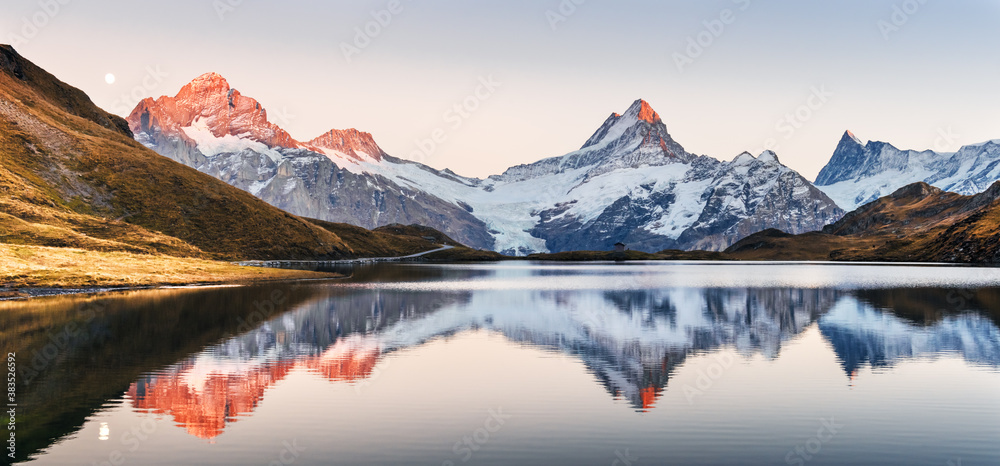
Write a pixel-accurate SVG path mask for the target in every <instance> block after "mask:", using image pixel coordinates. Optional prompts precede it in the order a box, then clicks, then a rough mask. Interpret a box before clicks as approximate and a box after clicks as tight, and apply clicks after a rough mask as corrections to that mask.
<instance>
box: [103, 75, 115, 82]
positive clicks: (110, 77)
mask: <svg viewBox="0 0 1000 466" xmlns="http://www.w3.org/2000/svg"><path fill="white" fill-rule="evenodd" d="M104 80H105V81H107V83H108V84H114V83H115V75H113V74H111V73H108V75H107V76H105V77H104Z"/></svg>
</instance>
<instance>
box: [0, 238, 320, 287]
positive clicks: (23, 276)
mask: <svg viewBox="0 0 1000 466" xmlns="http://www.w3.org/2000/svg"><path fill="white" fill-rule="evenodd" d="M336 276H337V275H335V274H329V273H320V272H310V271H300V270H281V269H263V268H255V267H240V266H237V265H233V264H230V263H228V262H218V261H211V260H204V259H195V258H178V257H171V256H165V255H146V254H135V253H129V252H120V251H116V252H100V251H87V250H83V249H72V248H52V247H43V246H30V245H11V244H0V286H3V287H8V288H21V287H42V288H86V287H138V286H162V285H189V284H227V283H248V282H258V281H269V280H292V279H306V278H334V277H336Z"/></svg>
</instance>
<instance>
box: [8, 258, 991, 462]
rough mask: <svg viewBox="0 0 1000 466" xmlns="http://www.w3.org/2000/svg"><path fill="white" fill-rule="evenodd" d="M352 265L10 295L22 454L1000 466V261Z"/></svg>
mask: <svg viewBox="0 0 1000 466" xmlns="http://www.w3.org/2000/svg"><path fill="white" fill-rule="evenodd" d="M347 271H348V272H350V273H351V274H353V276H352V278H351V279H348V280H340V281H320V282H306V283H281V284H268V285H259V286H251V287H221V288H208V289H167V290H151V291H136V292H125V293H117V294H112V295H103V296H96V297H95V296H90V297H86V296H74V297H66V296H64V297H54V298H44V299H39V300H33V301H30V302H20V303H18V302H6V303H0V323H2V329H3V330H2V332H0V343H2V344H3V348H4V350H5V351H10V352H16V353H17V365H18V366H17V369H18V375H19V385H18V393H17V396H18V417H17V431H16V433H17V455H18V458H19V460H21V461H27V462H28V463H32V464H53V465H62V464H85V465H119V464H135V465H181V464H199V465H201V464H204V465H216V464H217V465H227V464H238V465H252V464H259V465H290V464H295V465H323V464H348V465H353V464H372V465H381V464H421V465H444V466H448V465H452V466H454V465H462V464H469V465H473V464H493V465H496V464H524V465H533V464H546V465H590V464H593V465H617V466H625V465H646V464H649V465H654V464H656V465H659V464H678V465H700V464H704V465H714V464H720V465H723V464H749V465H758V464H759V465H764V464H792V465H806V464H808V465H844V464H911V465H941V466H946V465H953V466H958V465H963V466H965V465H977V464H988V465H996V464H1000V328H998V323H1000V271H998V270H996V269H987V268H959V267H929V266H906V265H891V266H890V265H863V266H862V265H844V264H839V265H838V264H711V263H694V264H683V263H638V264H572V265H567V264H533V263H506V264H499V265H494V264H473V265H418V264H409V265H407V264H379V265H373V266H372V265H369V266H356V267H353V268H350V269H349V270H347ZM25 455H30V458H29V459H27V460H25Z"/></svg>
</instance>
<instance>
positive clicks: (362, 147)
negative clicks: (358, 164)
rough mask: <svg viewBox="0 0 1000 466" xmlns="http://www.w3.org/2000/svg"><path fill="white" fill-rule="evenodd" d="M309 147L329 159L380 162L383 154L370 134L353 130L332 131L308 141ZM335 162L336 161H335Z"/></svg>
mask: <svg viewBox="0 0 1000 466" xmlns="http://www.w3.org/2000/svg"><path fill="white" fill-rule="evenodd" d="M308 144H309V145H310V146H313V147H315V148H317V149H319V150H321V151H322V152H323V153H324V154H326V155H327V156H330V157H335V156H336V157H340V158H347V159H348V160H350V159H353V160H355V161H375V162H381V161H382V157H383V156H385V155H386V154H385V152H384V151H383V150H382V148H381V147H379V146H378V144H376V143H375V138H373V137H372V135H371V134H370V133H365V132H361V131H358V130H356V129H354V128H351V129H346V130H337V129H332V130H330V131H327V132H325V133H323V134H322V135H320V136H319V137H317V138H315V139H313V140H311V141H309V143H308ZM335 161H336V159H335Z"/></svg>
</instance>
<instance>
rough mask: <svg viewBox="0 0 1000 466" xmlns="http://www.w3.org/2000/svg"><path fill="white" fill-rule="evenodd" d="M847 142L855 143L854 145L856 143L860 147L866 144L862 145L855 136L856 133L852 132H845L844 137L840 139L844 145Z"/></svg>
mask: <svg viewBox="0 0 1000 466" xmlns="http://www.w3.org/2000/svg"><path fill="white" fill-rule="evenodd" d="M847 141H853V142H854V143H856V144H857V145H859V146H863V145H864V143H862V142H861V140H860V139H858V137H857V136H855V135H854V133H852V132H851V130H847V131H845V132H844V137H842V138H840V142H842V143H843V142H847Z"/></svg>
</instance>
